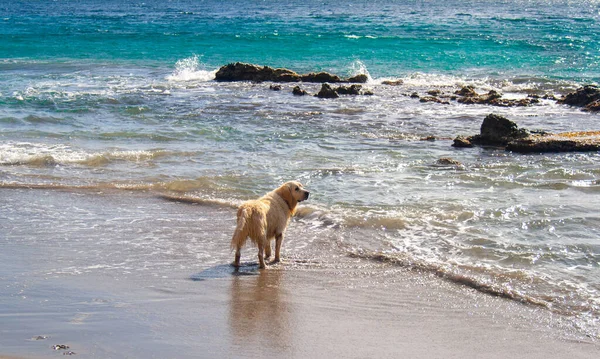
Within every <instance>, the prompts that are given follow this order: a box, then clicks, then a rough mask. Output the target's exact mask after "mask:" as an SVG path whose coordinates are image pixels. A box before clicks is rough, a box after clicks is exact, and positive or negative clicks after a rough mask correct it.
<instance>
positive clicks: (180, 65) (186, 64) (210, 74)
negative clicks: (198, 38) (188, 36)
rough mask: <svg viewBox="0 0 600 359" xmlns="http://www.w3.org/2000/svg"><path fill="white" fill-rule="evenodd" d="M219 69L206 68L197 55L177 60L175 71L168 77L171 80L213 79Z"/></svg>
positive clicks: (203, 80)
mask: <svg viewBox="0 0 600 359" xmlns="http://www.w3.org/2000/svg"><path fill="white" fill-rule="evenodd" d="M216 72H217V70H205V69H203V68H202V64H201V63H200V60H199V58H198V56H197V55H194V56H192V57H187V58H185V59H182V60H179V61H177V63H176V64H175V71H173V73H172V74H171V75H169V76H167V77H166V80H167V81H171V82H182V81H184V82H186V81H201V82H205V81H211V80H214V79H215V73H216Z"/></svg>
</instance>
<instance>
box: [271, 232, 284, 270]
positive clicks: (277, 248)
mask: <svg viewBox="0 0 600 359" xmlns="http://www.w3.org/2000/svg"><path fill="white" fill-rule="evenodd" d="M282 242H283V233H280V234H278V235H276V236H275V259H273V263H279V262H280V261H281V258H280V256H279V253H280V252H281V243H282Z"/></svg>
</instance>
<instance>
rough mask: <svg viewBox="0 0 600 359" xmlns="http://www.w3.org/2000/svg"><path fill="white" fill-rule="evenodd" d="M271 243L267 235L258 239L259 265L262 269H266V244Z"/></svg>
mask: <svg viewBox="0 0 600 359" xmlns="http://www.w3.org/2000/svg"><path fill="white" fill-rule="evenodd" d="M265 243H266V244H269V242H268V241H267V239H266V238H265V237H262V238H260V239H259V240H258V243H257V244H258V267H259V268H260V269H265V245H266V244H265Z"/></svg>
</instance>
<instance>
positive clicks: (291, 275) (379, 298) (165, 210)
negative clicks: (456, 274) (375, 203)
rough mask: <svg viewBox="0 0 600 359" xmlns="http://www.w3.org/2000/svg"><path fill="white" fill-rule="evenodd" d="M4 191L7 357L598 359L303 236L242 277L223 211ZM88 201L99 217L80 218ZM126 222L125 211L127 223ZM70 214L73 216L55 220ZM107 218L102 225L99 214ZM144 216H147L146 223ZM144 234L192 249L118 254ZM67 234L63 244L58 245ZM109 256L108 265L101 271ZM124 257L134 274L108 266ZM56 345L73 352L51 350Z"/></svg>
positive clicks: (554, 322)
mask: <svg viewBox="0 0 600 359" xmlns="http://www.w3.org/2000/svg"><path fill="white" fill-rule="evenodd" d="M0 193H1V195H2V197H3V198H4V199H5V206H7V205H10V206H11V208H20V210H19V211H20V212H21V213H19V211H17V212H14V211H13V212H10V213H9V214H8V217H10V218H8V219H9V220H7V219H3V220H2V230H3V232H4V233H7V234H8V236H7V237H5V238H6V239H5V238H3V240H2V241H1V242H0V246H1V247H0V248H1V250H0V285H1V287H2V288H3V290H2V291H1V292H0V304H1V305H0V317H1V318H2V320H1V321H0V332H1V333H2V335H1V336H0V348H2V349H1V352H2V355H4V356H8V358H13V357H24V358H55V357H57V356H60V357H62V356H63V355H64V354H68V353H69V352H72V353H75V354H73V355H75V357H78V358H208V357H222V358H261V357H266V356H285V357H289V358H315V357H338V358H397V357H410V358H506V357H527V358H564V357H567V356H568V357H571V358H593V357H597V356H598V354H599V353H600V346H599V345H598V343H596V342H594V341H592V340H591V339H590V340H589V339H587V338H585V337H584V336H582V335H579V334H577V332H575V331H573V330H571V329H570V328H569V327H568V325H566V324H565V322H566V321H565V320H564V319H565V318H561V317H560V316H557V315H556V314H552V313H550V311H548V310H545V309H543V308H537V307H533V306H530V305H524V304H521V303H518V302H514V301H509V300H506V299H502V298H498V297H493V296H490V295H486V294H483V293H480V292H477V291H474V290H473V289H470V288H466V287H462V286H458V285H456V284H452V283H450V282H446V281H444V280H443V279H440V278H437V277H435V276H433V275H431V274H427V273H420V272H418V271H411V270H408V269H405V268H399V267H397V266H396V267H395V266H393V265H390V264H386V263H377V262H373V261H367V260H363V259H356V258H350V257H342V258H336V260H335V261H333V262H328V261H327V260H326V259H324V257H318V255H317V254H314V255H313V254H311V253H312V252H310V251H308V252H303V251H301V250H297V249H296V248H299V242H301V236H302V231H301V230H300V227H301V226H300V225H299V224H297V223H294V222H292V223H291V225H290V228H289V230H288V239H287V240H288V242H289V243H287V244H288V250H287V251H286V250H285V249H286V247H285V245H284V251H283V254H284V262H283V263H282V264H279V265H273V266H270V267H268V268H267V269H266V270H263V271H259V270H258V269H257V266H256V263H255V261H254V250H253V249H247V250H246V251H245V252H244V257H243V261H244V260H246V262H245V265H244V266H243V267H242V268H241V269H240V270H239V271H235V270H234V269H233V267H231V266H230V265H229V263H230V262H231V259H232V257H231V252H230V250H229V247H228V241H227V239H228V237H229V235H230V232H231V229H232V227H233V223H232V222H233V218H234V214H235V213H234V209H232V208H223V207H216V206H211V205H209V206H202V205H190V204H184V203H177V202H172V201H165V200H164V199H161V198H158V197H155V196H148V195H147V194H135V193H128V192H125V193H104V194H102V195H99V194H98V193H93V194H91V193H85V192H80V193H71V192H64V191H47V190H27V189H17V190H13V189H4V190H1V192H0ZM47 203H52V206H53V211H54V212H53V215H52V219H51V220H50V218H49V217H48V218H45V219H44V218H35V217H31V220H30V222H29V223H25V222H23V221H22V216H24V215H29V216H31V211H34V210H35V209H36V208H40V207H43V206H45V205H46V204H47ZM92 203H93V205H94V207H93V208H95V210H94V211H93V212H91V211H83V209H85V208H86V206H87V205H91V204H92ZM20 204H21V205H22V206H19V205H20ZM142 208H143V211H142ZM125 210H131V212H128V213H129V216H124V215H123V213H124V211H125ZM66 213H70V214H71V215H70V216H62V215H61V214H66ZM82 213H86V214H85V215H84V216H92V217H94V218H96V225H95V226H92V227H93V228H89V227H87V225H86V226H82V225H81V224H82V222H81V221H80V219H81V218H80V216H82V215H83V214H82ZM108 214H110V215H111V216H112V217H111V218H108V217H106V218H105V215H108ZM154 216H155V217H154ZM142 217H143V218H152V217H154V218H155V219H154V221H153V224H148V223H147V222H144V221H143V220H142V219H143V218H142ZM100 218H105V219H104V220H102V221H104V222H103V223H101V222H102V221H100ZM10 219H12V220H13V221H10ZM109 223H110V224H109ZM165 223H170V225H168V226H163V224H165ZM122 226H124V227H127V228H129V230H128V232H125V233H124V232H120V236H121V237H120V238H112V239H111V240H110V241H108V242H102V241H100V238H104V239H106V238H105V237H106V236H111V235H114V233H113V229H114V228H121V227H122ZM148 226H150V227H148ZM144 228H145V230H146V231H149V232H152V233H153V236H156V237H157V241H158V243H162V242H168V243H163V244H164V247H165V248H172V247H173V246H176V243H180V244H182V245H183V244H190V243H191V244H193V246H192V247H190V249H189V252H186V251H185V250H183V249H182V250H179V251H177V253H166V251H165V253H164V255H161V254H157V253H154V254H152V255H151V256H150V257H149V258H145V257H143V256H142V254H143V252H144V251H146V250H147V248H145V246H144V245H143V244H141V245H139V246H133V247H132V246H130V245H129V244H120V243H121V242H122V243H125V242H126V241H127V238H126V237H127V236H128V234H127V233H136V232H139V231H140V230H142V229H144ZM65 230H67V231H68V232H69V235H68V237H69V238H68V239H69V240H67V241H61V240H60V239H59V238H63V239H64V238H65V233H66V232H64V231H65ZM74 232H75V233H74ZM44 233H45V234H44ZM27 236H29V237H27ZM73 238H82V241H73ZM203 241H206V242H205V243H204V242H203ZM136 248H137V249H136ZM176 248H177V247H176ZM181 248H187V247H181ZM194 248H195V249H198V250H200V249H202V250H203V251H210V252H211V253H212V258H213V260H211V261H208V262H209V264H206V261H204V262H203V261H202V260H201V259H198V258H199V257H198V256H197V255H196V254H194ZM323 250H325V249H324V248H323ZM312 251H314V249H312ZM138 252H139V253H138ZM326 255H327V254H325V256H326ZM105 256H108V257H109V258H111V260H107V261H106V262H103V263H104V264H102V263H100V262H99V260H98V258H104V257H105ZM112 259H114V261H113V260H112ZM127 261H129V262H131V263H129V265H128V266H118V265H112V266H111V265H109V264H108V263H114V264H121V263H126V262H127ZM56 344H63V345H67V346H68V347H69V348H68V349H66V350H53V349H52V346H54V345H56ZM2 358H4V357H2Z"/></svg>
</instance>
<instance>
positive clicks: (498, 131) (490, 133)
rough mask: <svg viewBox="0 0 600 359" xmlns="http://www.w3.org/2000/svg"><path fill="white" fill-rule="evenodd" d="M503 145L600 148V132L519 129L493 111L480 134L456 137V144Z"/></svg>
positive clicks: (520, 149) (539, 149) (530, 149)
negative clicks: (554, 131)
mask: <svg viewBox="0 0 600 359" xmlns="http://www.w3.org/2000/svg"><path fill="white" fill-rule="evenodd" d="M474 145H477V146H494V147H504V148H505V150H507V151H512V152H517V153H547V152H579V151H600V131H582V132H564V133H556V134H553V133H548V132H544V131H528V130H525V129H519V128H518V126H517V124H516V123H514V122H512V121H510V120H508V119H507V118H505V117H502V116H499V115H495V114H490V115H488V116H486V117H485V119H484V120H483V123H482V125H481V130H480V134H478V135H474V136H470V137H464V136H457V137H456V138H455V139H454V143H453V144H452V146H453V147H458V148H464V147H473V146H474Z"/></svg>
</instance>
